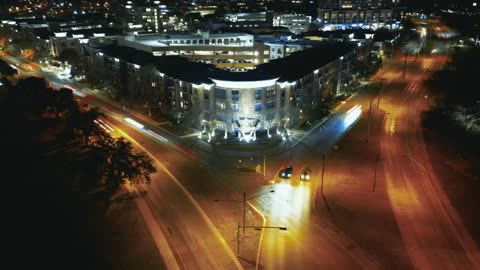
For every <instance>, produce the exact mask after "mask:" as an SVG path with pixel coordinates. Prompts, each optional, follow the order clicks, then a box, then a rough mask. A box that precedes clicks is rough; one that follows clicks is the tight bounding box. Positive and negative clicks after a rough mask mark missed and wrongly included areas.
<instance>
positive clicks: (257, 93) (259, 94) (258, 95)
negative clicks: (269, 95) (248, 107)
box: [255, 89, 262, 100]
mask: <svg viewBox="0 0 480 270" xmlns="http://www.w3.org/2000/svg"><path fill="white" fill-rule="evenodd" d="M260 99H262V89H255V100H260Z"/></svg>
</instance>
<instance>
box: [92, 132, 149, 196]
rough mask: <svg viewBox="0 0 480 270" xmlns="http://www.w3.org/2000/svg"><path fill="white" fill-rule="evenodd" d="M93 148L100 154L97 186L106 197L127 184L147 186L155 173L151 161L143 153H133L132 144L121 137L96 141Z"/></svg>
mask: <svg viewBox="0 0 480 270" xmlns="http://www.w3.org/2000/svg"><path fill="white" fill-rule="evenodd" d="M94 147H95V148H96V150H97V151H98V153H100V155H99V156H100V160H99V164H100V171H101V176H100V179H99V184H100V185H101V186H103V187H104V188H105V191H106V193H107V195H108V196H111V195H113V194H114V192H116V191H118V190H119V189H120V187H121V185H123V184H125V183H127V182H128V183H129V184H130V185H138V184H143V183H146V184H148V183H150V180H151V179H150V175H151V174H152V173H155V172H157V169H156V168H155V167H154V166H153V164H152V162H153V161H152V159H151V158H150V157H149V156H148V155H147V154H145V153H143V152H134V151H133V147H132V143H131V142H129V141H127V140H126V139H125V138H123V137H121V138H113V137H106V138H105V139H104V140H98V141H96V142H95V145H94Z"/></svg>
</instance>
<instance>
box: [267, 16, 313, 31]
mask: <svg viewBox="0 0 480 270" xmlns="http://www.w3.org/2000/svg"><path fill="white" fill-rule="evenodd" d="M311 21H312V18H311V17H310V16H305V15H303V14H276V15H275V16H274V17H273V26H274V27H275V26H283V27H286V28H288V30H290V32H292V33H293V34H300V33H303V32H307V31H308V29H309V26H310V23H311Z"/></svg>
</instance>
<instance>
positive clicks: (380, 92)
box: [377, 78, 385, 110]
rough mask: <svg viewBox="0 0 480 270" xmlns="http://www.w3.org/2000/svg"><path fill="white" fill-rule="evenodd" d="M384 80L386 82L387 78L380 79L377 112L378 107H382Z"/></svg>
mask: <svg viewBox="0 0 480 270" xmlns="http://www.w3.org/2000/svg"><path fill="white" fill-rule="evenodd" d="M384 80H385V78H381V79H380V91H379V92H378V97H377V110H378V106H380V96H381V95H382V90H383V81H384Z"/></svg>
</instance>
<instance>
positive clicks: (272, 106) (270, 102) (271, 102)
mask: <svg viewBox="0 0 480 270" xmlns="http://www.w3.org/2000/svg"><path fill="white" fill-rule="evenodd" d="M272 108H275V102H273V101H269V102H267V109H272Z"/></svg>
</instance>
